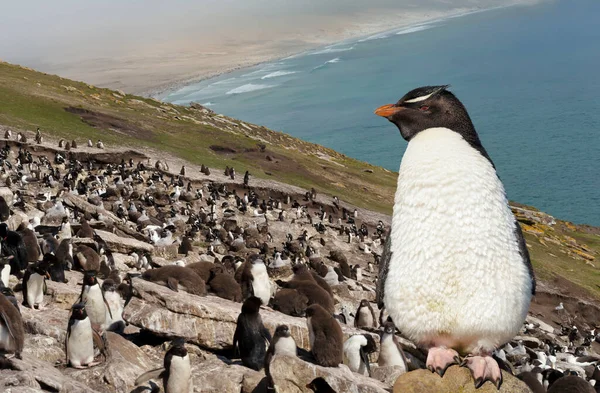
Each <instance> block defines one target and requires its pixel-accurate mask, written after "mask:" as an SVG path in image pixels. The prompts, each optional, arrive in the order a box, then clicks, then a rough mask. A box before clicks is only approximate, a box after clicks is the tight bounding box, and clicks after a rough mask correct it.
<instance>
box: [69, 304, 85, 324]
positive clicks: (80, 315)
mask: <svg viewBox="0 0 600 393" xmlns="http://www.w3.org/2000/svg"><path fill="white" fill-rule="evenodd" d="M87 317H88V316H87V311H85V303H76V304H74V305H73V307H72V308H71V319H77V320H80V321H83V320H84V319H86V318H87Z"/></svg>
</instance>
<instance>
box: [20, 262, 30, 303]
mask: <svg viewBox="0 0 600 393" xmlns="http://www.w3.org/2000/svg"><path fill="white" fill-rule="evenodd" d="M29 277H31V272H30V271H29V269H27V270H26V271H25V274H24V275H23V284H22V286H21V290H22V291H23V303H22V304H23V305H24V306H28V307H32V308H33V304H32V305H29V304H28V303H27V281H29Z"/></svg>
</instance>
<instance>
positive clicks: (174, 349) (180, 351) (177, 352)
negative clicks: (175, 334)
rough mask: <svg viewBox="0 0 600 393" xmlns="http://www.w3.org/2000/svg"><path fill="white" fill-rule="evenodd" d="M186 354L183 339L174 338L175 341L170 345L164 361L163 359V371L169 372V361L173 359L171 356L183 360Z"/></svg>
mask: <svg viewBox="0 0 600 393" xmlns="http://www.w3.org/2000/svg"><path fill="white" fill-rule="evenodd" d="M187 354H188V351H187V348H186V347H185V339H183V338H176V339H175V340H173V342H172V343H171V347H170V348H169V350H168V351H167V353H166V354H165V359H164V367H165V370H169V368H170V366H171V359H172V358H173V356H179V357H181V358H183V357H186V356H187Z"/></svg>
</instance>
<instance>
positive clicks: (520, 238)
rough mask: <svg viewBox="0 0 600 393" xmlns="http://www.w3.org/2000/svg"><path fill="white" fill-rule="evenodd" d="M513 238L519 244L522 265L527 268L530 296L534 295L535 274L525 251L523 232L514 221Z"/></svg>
mask: <svg viewBox="0 0 600 393" xmlns="http://www.w3.org/2000/svg"><path fill="white" fill-rule="evenodd" d="M515 237H516V238H517V242H518V243H519V254H521V257H522V258H523V263H524V264H525V266H526V267H527V271H528V272H529V279H530V280H531V294H532V295H535V286H536V281H535V274H534V273H533V266H532V265H531V259H530V258H529V250H528V249H527V245H526V244H525V237H524V236H523V230H521V225H519V222H518V221H517V220H516V219H515Z"/></svg>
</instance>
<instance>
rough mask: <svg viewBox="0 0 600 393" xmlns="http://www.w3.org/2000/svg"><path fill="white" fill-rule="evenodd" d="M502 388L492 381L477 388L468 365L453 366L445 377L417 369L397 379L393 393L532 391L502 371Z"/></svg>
mask: <svg viewBox="0 0 600 393" xmlns="http://www.w3.org/2000/svg"><path fill="white" fill-rule="evenodd" d="M502 379H503V382H502V385H501V386H500V390H497V389H496V387H495V386H494V385H493V384H492V383H491V382H486V383H484V384H483V385H482V386H481V387H480V388H479V389H475V383H474V382H473V378H472V377H471V373H470V371H469V370H468V369H467V368H466V367H459V366H451V367H450V368H448V370H446V373H445V374H444V377H443V378H440V376H439V375H437V374H436V373H432V372H431V371H429V370H423V369H420V370H415V371H411V372H408V373H406V374H403V375H401V376H400V378H398V379H397V380H396V383H395V384H394V390H393V393H431V392H436V393H456V392H462V393H531V390H530V389H529V388H528V387H527V385H525V383H524V382H522V381H520V380H519V379H517V378H516V377H513V376H512V375H510V374H508V373H506V372H505V371H502Z"/></svg>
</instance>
